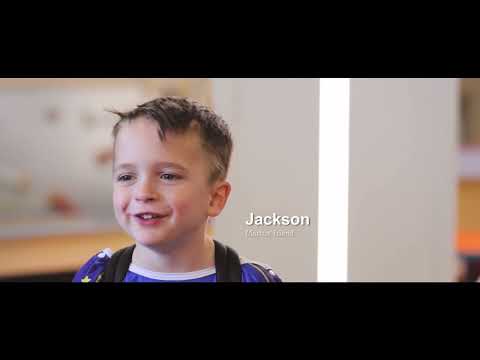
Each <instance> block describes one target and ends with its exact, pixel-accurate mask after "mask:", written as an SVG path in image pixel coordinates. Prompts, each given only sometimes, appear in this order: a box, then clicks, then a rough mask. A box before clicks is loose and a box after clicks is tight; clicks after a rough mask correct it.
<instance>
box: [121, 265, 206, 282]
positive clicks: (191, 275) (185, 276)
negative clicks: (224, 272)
mask: <svg viewBox="0 0 480 360" xmlns="http://www.w3.org/2000/svg"><path fill="white" fill-rule="evenodd" d="M128 270H129V271H131V272H133V273H135V274H138V275H141V276H145V277H147V278H149V279H155V280H193V279H199V278H202V277H205V276H209V275H213V274H215V266H212V267H209V268H206V269H202V270H197V271H191V272H183V273H164V272H157V271H151V270H147V269H144V268H142V267H140V266H137V265H135V264H130V267H129V268H128Z"/></svg>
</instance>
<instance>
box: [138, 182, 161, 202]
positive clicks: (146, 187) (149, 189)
mask: <svg viewBox="0 0 480 360" xmlns="http://www.w3.org/2000/svg"><path fill="white" fill-rule="evenodd" d="M157 198H158V194H157V193H156V191H155V189H154V187H153V186H152V185H151V184H150V183H149V182H146V181H145V182H142V183H141V184H139V187H138V188H137V191H136V192H135V200H137V201H143V202H145V201H153V200H156V199H157Z"/></svg>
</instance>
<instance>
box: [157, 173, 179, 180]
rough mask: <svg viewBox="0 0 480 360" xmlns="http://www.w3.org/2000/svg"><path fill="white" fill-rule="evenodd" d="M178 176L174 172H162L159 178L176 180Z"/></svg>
mask: <svg viewBox="0 0 480 360" xmlns="http://www.w3.org/2000/svg"><path fill="white" fill-rule="evenodd" d="M178 178H179V177H178V176H177V175H175V174H162V175H160V179H163V180H168V181H172V180H177V179H178Z"/></svg>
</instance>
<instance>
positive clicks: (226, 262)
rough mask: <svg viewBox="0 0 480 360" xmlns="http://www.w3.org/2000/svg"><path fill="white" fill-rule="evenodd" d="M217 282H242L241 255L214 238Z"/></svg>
mask: <svg viewBox="0 0 480 360" xmlns="http://www.w3.org/2000/svg"><path fill="white" fill-rule="evenodd" d="M213 242H214V244H215V269H216V276H217V282H242V267H241V265H240V257H239V256H238V254H237V252H236V251H235V250H233V249H232V248H231V247H229V246H226V245H223V244H222V243H220V242H218V241H216V240H213Z"/></svg>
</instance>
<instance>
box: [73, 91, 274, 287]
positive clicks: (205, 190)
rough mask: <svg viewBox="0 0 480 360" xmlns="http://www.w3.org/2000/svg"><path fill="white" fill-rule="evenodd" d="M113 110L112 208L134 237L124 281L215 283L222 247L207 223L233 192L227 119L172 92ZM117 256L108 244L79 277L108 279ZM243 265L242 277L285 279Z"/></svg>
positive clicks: (248, 279)
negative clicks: (229, 176)
mask: <svg viewBox="0 0 480 360" xmlns="http://www.w3.org/2000/svg"><path fill="white" fill-rule="evenodd" d="M114 113H115V114H117V115H118V116H119V117H120V119H119V121H118V122H117V123H116V125H115V126H114V128H113V137H114V155H113V206H114V212H115V217H116V219H117V221H118V223H119V224H120V226H121V227H122V228H123V230H125V231H126V232H127V233H128V234H129V235H130V236H131V237H132V238H133V239H134V240H135V247H133V252H132V253H131V262H130V263H129V265H128V264H127V266H128V271H127V268H125V269H126V270H125V271H126V274H125V276H124V277H122V279H123V280H120V281H124V282H165V281H169V282H175V281H191V282H215V281H217V271H216V267H215V264H216V252H217V249H216V245H215V241H214V240H213V239H212V238H211V237H209V236H208V235H207V232H206V226H207V221H208V218H209V217H215V216H217V215H219V214H220V213H221V211H222V210H223V208H224V206H225V204H226V202H227V200H228V196H229V194H230V184H229V183H228V182H227V181H226V177H227V171H228V166H229V162H230V156H231V152H232V146H233V145H232V138H231V135H230V131H229V129H228V126H227V124H226V123H225V122H224V120H223V119H222V118H221V117H220V116H218V115H217V114H215V113H214V112H212V111H211V110H210V109H208V108H207V107H205V106H202V105H200V104H199V103H197V102H195V101H192V100H190V99H187V98H181V97H171V96H169V97H162V98H158V99H155V100H153V101H150V102H147V103H145V104H142V105H139V106H137V108H135V109H134V110H132V111H129V112H125V113H121V112H114ZM111 258H112V253H111V251H110V250H109V249H105V250H103V251H101V252H99V253H98V254H97V255H95V256H93V257H92V258H91V259H90V260H89V261H88V262H87V263H86V264H84V265H83V266H82V267H81V269H80V270H79V271H78V273H77V274H76V275H75V277H74V279H73V281H74V282H98V281H100V280H102V277H105V274H106V271H105V270H106V268H107V264H108V263H109V261H110V259H111ZM129 259H130V258H129ZM237 259H238V257H237ZM238 269H239V271H238V273H240V270H241V281H242V282H267V281H268V282H280V281H281V280H280V278H279V277H278V275H276V274H275V273H274V272H273V271H272V269H271V268H270V267H269V266H266V265H262V264H259V263H256V262H253V261H248V260H245V259H242V258H240V266H238ZM107 273H108V271H107ZM238 277H240V275H239V276H238Z"/></svg>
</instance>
